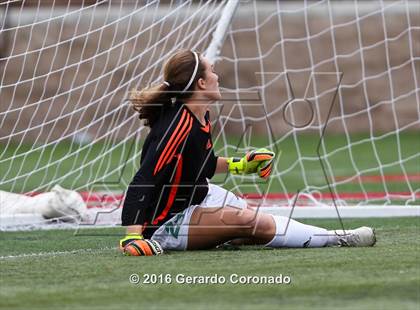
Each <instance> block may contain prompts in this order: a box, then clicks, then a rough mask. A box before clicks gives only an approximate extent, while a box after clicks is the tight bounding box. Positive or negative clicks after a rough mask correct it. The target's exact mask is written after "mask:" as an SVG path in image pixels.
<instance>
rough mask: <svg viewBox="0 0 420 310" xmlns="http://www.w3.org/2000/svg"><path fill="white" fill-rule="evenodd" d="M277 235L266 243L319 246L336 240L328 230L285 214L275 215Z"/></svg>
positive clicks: (286, 245)
mask: <svg viewBox="0 0 420 310" xmlns="http://www.w3.org/2000/svg"><path fill="white" fill-rule="evenodd" d="M273 219H274V222H275V223H276V235H275V236H274V238H273V240H271V241H270V242H269V243H267V244H266V246H268V247H272V248H281V247H286V248H308V247H309V248H319V247H324V246H328V245H332V244H330V242H334V240H335V239H334V240H332V239H330V238H329V237H330V235H331V234H330V233H329V232H328V230H326V229H324V228H320V227H316V226H311V225H306V224H302V223H299V222H297V221H295V220H292V219H289V218H287V217H284V216H277V215H273Z"/></svg>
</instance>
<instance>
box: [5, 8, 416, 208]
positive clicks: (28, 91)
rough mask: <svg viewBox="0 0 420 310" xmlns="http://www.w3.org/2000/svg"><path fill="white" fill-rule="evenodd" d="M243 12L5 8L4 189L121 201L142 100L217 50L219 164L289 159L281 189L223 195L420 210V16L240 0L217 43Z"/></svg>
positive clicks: (133, 158)
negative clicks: (173, 62)
mask: <svg viewBox="0 0 420 310" xmlns="http://www.w3.org/2000/svg"><path fill="white" fill-rule="evenodd" d="M232 2H233V1H163V0H161V1H127V2H125V1H68V0H63V1H58V0H57V1H35V0H31V1H29V0H27V1H12V0H10V1H3V2H2V3H1V4H0V27H1V28H0V76H1V78H0V79H1V84H0V170H1V172H0V190H3V191H8V192H15V193H29V192H32V193H37V192H45V191H48V190H51V188H53V187H54V186H55V185H57V184H59V185H61V186H63V187H64V188H68V189H72V190H76V191H79V192H81V193H82V194H83V195H84V198H85V199H87V200H89V199H91V200H95V201H97V202H99V203H101V202H106V201H109V200H111V201H118V200H120V199H121V197H122V195H123V194H124V191H125V190H126V187H127V186H128V183H129V182H130V180H131V178H132V176H133V174H134V173H135V171H136V170H137V169H138V167H139V161H140V155H141V145H142V142H143V141H144V137H145V136H146V134H147V132H148V129H147V127H145V126H143V125H142V123H141V122H140V121H139V120H138V118H137V116H136V114H135V113H134V112H133V110H132V109H131V108H130V106H129V104H128V102H127V101H126V98H127V94H128V92H129V91H130V90H132V89H134V88H137V89H138V88H141V87H144V86H147V85H150V84H153V83H160V82H162V66H163V64H164V62H165V60H166V59H167V57H168V56H169V55H170V54H171V53H173V52H175V51H176V50H178V49H181V48H189V49H194V50H198V51H206V50H207V49H208V47H209V46H210V45H211V43H212V42H214V40H219V41H220V44H221V45H220V46H218V47H220V50H219V49H218V48H216V49H213V50H212V55H211V56H212V57H214V60H215V64H216V65H215V68H216V71H217V72H218V73H219V75H220V85H221V87H222V91H223V99H222V100H221V101H220V102H218V103H215V104H214V105H213V106H212V107H211V114H212V119H213V130H214V133H213V136H214V140H215V149H216V151H217V153H218V154H219V155H222V156H226V155H230V156H232V155H237V154H239V153H243V152H244V151H246V150H249V149H250V148H251V147H268V148H271V149H273V150H275V151H276V152H277V154H278V156H277V157H276V160H277V161H276V165H275V168H274V170H273V172H272V176H271V178H270V180H269V181H264V182H262V181H260V180H258V179H257V178H254V177H232V176H218V177H216V178H215V180H214V182H218V183H221V184H223V185H224V186H225V187H228V188H229V189H231V190H234V191H236V192H239V193H242V194H244V195H247V197H248V198H249V199H252V198H257V199H260V198H261V197H266V198H269V199H274V200H276V201H279V202H284V203H285V204H290V203H291V202H292V201H294V198H296V193H298V192H299V199H303V200H305V201H306V202H302V203H305V204H306V203H310V202H314V201H316V202H321V201H324V200H326V201H331V200H334V201H335V202H337V203H338V204H351V205H354V204H358V205H365V204H380V205H389V204H401V205H412V204H416V205H418V204H419V199H420V164H419V162H420V139H419V132H420V100H419V96H420V94H419V70H420V69H419V60H420V50H419V39H418V38H419V37H420V36H419V35H420V17H419V14H418V12H419V8H420V6H419V4H418V2H416V1H364V2H358V1H337V2H335V1H314V2H312V1H311V2H307V1H304V2H300V1H293V2H283V1H239V4H238V6H235V5H232V4H231V6H232V10H233V12H232V13H233V14H232V19H229V23H228V24H227V25H226V27H225V31H224V32H220V31H219V33H218V32H217V31H216V29H217V27H218V25H220V23H221V22H224V23H226V20H223V19H221V16H222V15H223V13H224V12H225V8H226V7H227V6H228V5H229V3H232ZM219 27H220V26H219ZM215 31H216V34H217V35H215V36H214V35H213V34H214V33H215ZM222 43H223V44H222ZM207 55H208V54H207ZM280 153H281V155H280ZM93 193H104V195H102V196H100V197H99V196H97V195H96V194H95V195H96V196H95V195H94V194H93ZM98 197H99V198H98ZM280 204H281V203H280Z"/></svg>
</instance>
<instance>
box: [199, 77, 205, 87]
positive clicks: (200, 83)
mask: <svg viewBox="0 0 420 310" xmlns="http://www.w3.org/2000/svg"><path fill="white" fill-rule="evenodd" d="M197 86H198V89H206V81H205V80H204V79H203V78H199V79H198V81H197Z"/></svg>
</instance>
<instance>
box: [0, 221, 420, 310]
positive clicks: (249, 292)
mask: <svg viewBox="0 0 420 310" xmlns="http://www.w3.org/2000/svg"><path fill="white" fill-rule="evenodd" d="M306 222H307V223H312V224H315V225H319V226H324V227H327V228H336V227H337V226H338V223H337V221H333V220H311V221H306ZM344 224H345V227H346V228H350V227H355V226H360V225H371V226H373V227H376V232H377V237H378V242H377V244H376V246H375V247H373V248H320V249H264V248H260V247H251V246H247V247H245V246H244V247H242V248H241V249H240V250H211V251H195V252H171V253H167V254H166V255H163V256H160V257H124V256H122V255H120V254H119V253H118V252H117V250H116V248H115V246H116V243H117V241H118V239H119V237H120V236H121V235H122V230H121V228H113V229H110V228H109V229H89V230H88V229H85V230H80V231H79V232H78V233H77V234H75V232H74V231H70V230H61V231H60V230H59V231H57V230H54V231H31V232H2V233H1V234H0V241H1V247H0V256H1V260H0V269H1V270H0V271H1V277H0V308H1V309H87V308H89V309H157V308H159V309H290V308H293V309H393V310H394V309H413V310H414V309H417V310H418V309H419V307H420V259H419V258H420V257H419V256H420V251H419V250H420V239H419V235H420V234H419V233H420V222H419V219H418V218H394V219H363V220H345V222H344ZM57 251H59V252H57ZM51 252H57V253H55V254H54V253H51ZM30 253H43V254H40V255H33V256H23V255H24V254H30ZM5 256H14V257H5ZM133 273H137V274H139V275H143V274H145V273H148V274H153V273H154V274H170V275H171V277H172V278H175V277H176V275H177V274H185V275H191V276H199V275H213V274H218V275H222V276H225V277H226V278H229V276H230V275H231V274H234V273H235V274H238V275H257V276H258V275H266V276H270V275H271V276H275V275H280V274H283V275H284V276H285V275H288V276H290V277H291V284H288V285H285V284H265V285H264V284H249V285H245V284H208V285H203V284H201V285H200V284H195V285H192V284H190V285H187V284H175V283H172V284H138V285H136V284H130V283H129V275H130V274H133Z"/></svg>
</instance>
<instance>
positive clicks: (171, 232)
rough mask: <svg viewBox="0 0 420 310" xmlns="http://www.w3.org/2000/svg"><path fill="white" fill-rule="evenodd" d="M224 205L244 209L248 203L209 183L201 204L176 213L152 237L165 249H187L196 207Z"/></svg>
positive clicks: (218, 206)
mask: <svg viewBox="0 0 420 310" xmlns="http://www.w3.org/2000/svg"><path fill="white" fill-rule="evenodd" d="M223 206H230V207H235V208H239V209H243V208H246V206H247V203H246V201H245V200H244V199H242V198H240V197H238V196H236V195H235V194H233V193H232V192H230V191H228V190H226V189H224V188H222V187H220V186H218V185H214V184H209V192H208V193H207V196H206V198H205V199H204V201H203V202H202V203H201V204H199V205H193V206H189V207H188V208H186V209H185V210H184V211H182V212H180V213H177V214H175V215H174V216H173V217H172V218H171V219H169V220H168V221H166V222H165V223H164V224H163V225H162V226H160V227H159V228H158V229H157V230H156V231H155V233H154V234H153V236H152V239H153V240H156V241H157V242H159V244H160V245H161V246H162V248H163V249H164V250H180V251H183V250H186V249H187V245H188V228H189V224H190V220H191V215H192V214H193V212H194V210H195V208H197V207H200V208H220V207H223Z"/></svg>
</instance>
